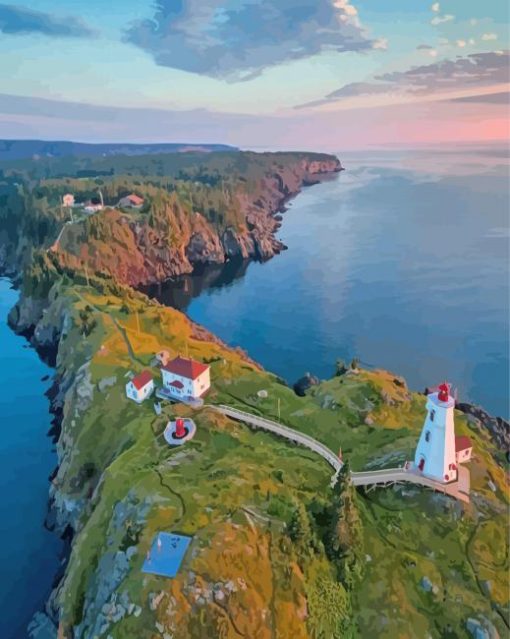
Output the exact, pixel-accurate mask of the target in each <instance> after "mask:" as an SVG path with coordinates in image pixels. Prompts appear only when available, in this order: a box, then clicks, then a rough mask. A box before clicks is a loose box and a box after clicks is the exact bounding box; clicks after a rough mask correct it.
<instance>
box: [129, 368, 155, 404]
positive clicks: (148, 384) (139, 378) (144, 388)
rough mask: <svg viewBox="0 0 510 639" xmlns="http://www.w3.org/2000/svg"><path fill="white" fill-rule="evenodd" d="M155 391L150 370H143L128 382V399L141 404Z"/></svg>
mask: <svg viewBox="0 0 510 639" xmlns="http://www.w3.org/2000/svg"><path fill="white" fill-rule="evenodd" d="M153 391H154V380H153V378H152V374H151V372H150V371H148V370H145V371H142V372H141V373H140V374H139V375H136V376H135V377H133V379H131V380H130V381H129V382H128V383H127V384H126V396H127V397H128V399H132V400H133V401H135V402H137V403H138V404H141V403H142V402H143V400H144V399H147V397H150V396H151V395H152V392H153Z"/></svg>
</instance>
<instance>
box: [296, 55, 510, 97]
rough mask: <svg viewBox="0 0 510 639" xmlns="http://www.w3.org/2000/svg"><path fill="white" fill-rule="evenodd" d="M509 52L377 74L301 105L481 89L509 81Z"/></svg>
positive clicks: (442, 61) (469, 56)
mask: <svg viewBox="0 0 510 639" xmlns="http://www.w3.org/2000/svg"><path fill="white" fill-rule="evenodd" d="M509 62H510V56H509V52H508V51H494V52H486V53H473V54H471V55H468V56H465V57H460V56H459V57H457V58H456V59H454V60H441V61H439V62H433V63H432V64H427V65H422V66H416V67H411V68H410V69H407V70H406V71H393V72H390V73H384V74H381V75H376V76H374V79H373V80H372V81H368V82H353V83H350V84H346V85H345V86H343V87H341V88H340V89H337V90H336V91H333V92H332V93H330V94H329V95H327V96H326V97H325V98H324V99H323V100H318V101H316V102H313V103H308V104H304V105H299V106H298V108H302V107H306V106H317V105H320V104H326V103H328V102H332V101H338V100H342V99H345V98H352V97H359V96H371V95H380V94H390V93H393V94H400V95H408V96H409V95H410V96H426V95H429V94H430V95H433V94H437V93H440V92H445V91H457V90H458V91H461V90H465V89H471V88H481V87H487V86H492V85H494V84H503V83H506V82H507V81H508V64H509Z"/></svg>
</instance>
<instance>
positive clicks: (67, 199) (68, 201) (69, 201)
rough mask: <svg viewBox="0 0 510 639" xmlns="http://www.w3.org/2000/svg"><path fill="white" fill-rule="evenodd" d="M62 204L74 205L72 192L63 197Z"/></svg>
mask: <svg viewBox="0 0 510 639" xmlns="http://www.w3.org/2000/svg"><path fill="white" fill-rule="evenodd" d="M62 204H63V205H64V206H68V207H71V206H74V195H73V194H72V193H66V194H65V195H64V197H63V198H62Z"/></svg>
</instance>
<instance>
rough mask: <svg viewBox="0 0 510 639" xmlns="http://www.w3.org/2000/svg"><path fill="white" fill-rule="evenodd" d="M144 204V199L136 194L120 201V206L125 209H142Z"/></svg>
mask: <svg viewBox="0 0 510 639" xmlns="http://www.w3.org/2000/svg"><path fill="white" fill-rule="evenodd" d="M143 202H144V200H143V197H140V196H139V195H136V194H135V193H131V194H130V195H126V197H123V198H121V199H120V201H119V206H121V207H122V208H125V209H126V208H128V209H140V208H142V206H143Z"/></svg>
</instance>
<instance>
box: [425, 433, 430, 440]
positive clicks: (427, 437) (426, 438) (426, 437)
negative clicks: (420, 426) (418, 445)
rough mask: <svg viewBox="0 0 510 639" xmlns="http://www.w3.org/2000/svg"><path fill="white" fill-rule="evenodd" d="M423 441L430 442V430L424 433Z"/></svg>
mask: <svg viewBox="0 0 510 639" xmlns="http://www.w3.org/2000/svg"><path fill="white" fill-rule="evenodd" d="M425 441H426V442H429V441H430V430H428V431H427V432H426V433H425Z"/></svg>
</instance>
